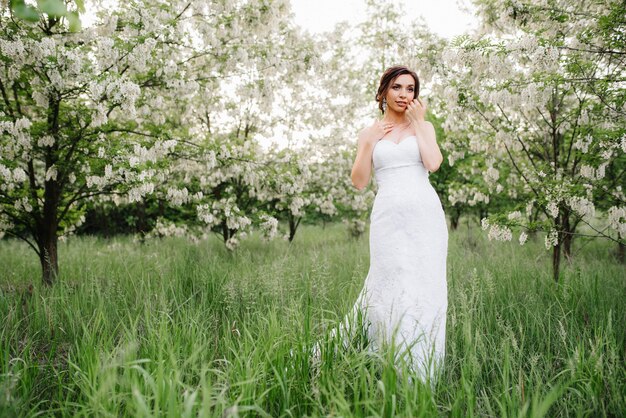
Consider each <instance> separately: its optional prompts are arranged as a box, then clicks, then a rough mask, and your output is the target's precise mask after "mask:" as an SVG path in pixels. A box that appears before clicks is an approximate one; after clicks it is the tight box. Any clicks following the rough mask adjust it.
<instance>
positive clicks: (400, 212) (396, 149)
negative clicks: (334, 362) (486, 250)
mask: <svg viewBox="0 0 626 418" xmlns="http://www.w3.org/2000/svg"><path fill="white" fill-rule="evenodd" d="M372 158H373V163H374V175H375V179H376V183H377V186H378V191H377V193H376V198H375V200H374V205H373V208H372V212H371V216H370V231H369V234H370V236H369V245H370V267H369V272H368V274H367V278H366V279H365V284H364V286H363V290H362V291H361V293H360V295H359V297H358V298H357V301H356V303H355V305H354V308H353V310H352V312H351V313H349V314H348V315H347V316H346V318H344V321H343V323H342V324H341V325H340V327H339V328H340V329H342V331H343V332H345V331H348V332H350V329H354V328H351V327H350V326H348V325H347V324H352V323H355V318H356V315H355V314H357V313H360V314H361V318H362V319H363V320H364V321H363V322H362V326H365V329H366V335H367V337H368V338H367V339H368V341H369V343H370V345H369V347H370V348H371V349H373V350H377V349H379V348H380V347H382V346H383V345H388V344H390V343H391V342H392V340H393V342H394V344H395V345H396V347H397V348H398V349H399V350H398V351H397V352H398V353H399V354H403V356H404V358H405V360H407V361H408V362H409V366H410V368H411V369H412V370H413V372H415V374H417V376H418V377H419V378H420V379H421V380H422V381H424V382H425V381H426V380H427V379H428V380H430V382H431V384H432V383H433V382H434V381H435V380H436V378H437V372H439V371H441V366H442V365H443V358H444V354H445V337H446V312H447V307H448V289H447V280H446V256H447V252H448V228H447V225H446V220H445V216H444V212H443V208H442V206H441V201H440V200H439V196H438V195H437V193H436V192H435V189H433V187H432V186H431V184H430V182H429V180H428V170H426V168H425V167H424V165H423V164H422V160H421V157H420V152H419V147H418V142H417V137H415V136H409V137H407V138H404V139H403V140H402V141H400V142H399V143H397V144H396V143H394V142H391V141H389V140H380V141H378V142H377V143H376V145H375V147H374V152H373V157H372ZM335 332H336V331H335ZM343 332H342V333H343ZM344 335H345V334H344Z"/></svg>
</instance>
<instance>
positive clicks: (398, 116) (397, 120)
mask: <svg viewBox="0 0 626 418" xmlns="http://www.w3.org/2000/svg"><path fill="white" fill-rule="evenodd" d="M383 121H384V122H388V123H393V124H395V125H401V124H403V123H408V122H409V120H408V119H407V118H406V116H405V115H404V112H402V113H398V112H394V111H389V112H386V113H385V116H384V117H383Z"/></svg>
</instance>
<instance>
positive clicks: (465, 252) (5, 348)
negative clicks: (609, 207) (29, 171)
mask: <svg viewBox="0 0 626 418" xmlns="http://www.w3.org/2000/svg"><path fill="white" fill-rule="evenodd" d="M614 249H615V244H614V243H610V242H607V241H598V240H596V241H595V242H585V241H583V240H582V239H579V240H577V241H575V244H574V255H575V257H574V259H573V260H572V261H571V262H566V263H565V265H564V268H563V270H562V277H561V280H560V282H559V283H558V284H556V283H555V282H554V281H553V280H552V277H551V269H550V253H549V252H548V251H546V250H545V248H544V239H543V235H537V236H536V237H531V238H530V239H529V241H528V242H527V243H526V244H525V245H524V246H519V245H518V244H515V243H510V242H507V243H501V242H490V241H488V240H487V239H486V238H485V236H484V232H483V231H481V230H480V228H479V226H478V225H476V224H474V223H471V224H470V223H464V224H463V223H462V224H461V226H460V227H459V229H458V230H456V231H451V233H450V247H449V256H448V288H449V308H448V322H447V347H446V364H445V369H444V372H443V376H442V378H441V379H440V380H439V381H438V383H437V384H436V386H435V387H434V389H431V388H430V386H429V385H424V384H421V383H415V382H414V383H409V380H408V378H409V376H408V373H407V371H406V370H403V366H402V365H399V366H397V367H394V366H393V362H392V361H391V358H392V356H393V353H392V352H391V351H385V352H382V353H379V355H372V354H371V353H370V354H368V353H367V352H366V351H363V350H359V349H358V347H350V348H348V349H341V348H339V347H336V345H337V342H336V341H334V340H332V339H330V338H329V336H328V330H329V329H331V328H332V327H333V326H335V325H337V323H338V322H339V321H340V320H341V318H342V317H343V315H344V314H345V313H346V312H347V311H348V310H349V309H350V308H351V307H352V304H353V302H354V299H355V298H356V296H357V294H358V292H359V291H360V289H361V286H362V285H363V281H364V278H365V276H366V274H367V269H368V261H369V260H368V242H367V235H364V236H363V237H361V238H360V239H358V240H355V239H353V238H350V237H349V236H348V233H347V232H346V228H345V226H343V225H330V226H327V227H326V228H322V227H314V226H308V225H305V226H303V227H302V230H301V231H300V232H299V233H298V236H297V237H296V239H295V241H294V242H293V243H292V244H289V243H287V242H285V241H272V242H269V243H266V242H263V241H261V240H260V239H259V238H258V237H255V236H252V237H251V238H250V239H247V240H245V241H244V242H243V243H242V245H241V247H240V248H238V249H237V250H236V251H235V252H234V253H230V252H228V251H227V250H226V249H225V248H224V246H223V243H221V242H220V240H219V239H218V238H217V237H216V238H215V239H211V240H208V241H202V242H200V243H197V244H193V243H190V242H188V241H187V240H185V239H180V238H167V239H160V240H159V239H154V240H148V241H146V242H145V243H138V242H134V241H133V239H132V238H130V237H119V238H114V239H107V240H104V239H99V238H95V237H73V238H70V239H69V240H68V241H67V242H65V243H62V244H61V245H60V248H59V256H60V272H61V276H60V278H59V280H58V283H57V284H55V285H54V286H53V287H52V288H46V287H42V286H41V285H40V282H41V276H40V274H41V273H40V265H39V260H38V259H37V257H35V256H34V253H33V252H32V250H30V249H29V248H28V247H27V246H26V245H25V244H22V243H20V242H17V241H14V240H3V241H0V265H1V266H2V271H1V272H0V277H1V278H2V279H1V281H0V292H1V293H0V315H1V317H2V328H1V329H2V331H1V334H0V353H2V357H1V361H0V415H2V416H34V415H37V414H43V415H49V414H50V415H55V416H78V417H81V416H84V417H86V416H133V417H144V416H145V417H147V416H183V417H184V416H209V417H212V416H215V417H225V416H268V417H270V416H271V417H275V416H439V415H444V416H459V417H461V416H501V417H504V416H524V417H525V416H529V417H539V416H550V417H558V416H623V413H624V412H623V411H626V400H625V398H624V394H625V393H626V371H625V368H624V364H625V359H626V356H625V354H626V353H625V350H626V344H625V342H626V338H625V336H626V335H625V333H626V329H625V328H624V324H625V323H626V320H625V319H626V318H625V316H626V307H625V305H624V302H623V295H624V294H626V280H624V277H625V274H624V273H625V269H624V266H623V264H620V263H619V262H618V261H617V259H616V258H615V256H614V255H613V253H614ZM31 285H32V287H31V288H29V286H31ZM319 339H322V340H323V341H326V342H327V343H328V344H326V346H325V348H330V349H329V350H324V351H323V353H322V360H321V362H320V363H319V364H312V363H311V362H310V361H309V356H308V354H307V352H306V348H307V347H310V346H311V345H312V343H313V342H314V341H316V340H319ZM333 346H335V349H336V354H335V355H333V354H332V353H333V351H335V350H334V349H333ZM290 350H293V356H290V354H289V353H290Z"/></svg>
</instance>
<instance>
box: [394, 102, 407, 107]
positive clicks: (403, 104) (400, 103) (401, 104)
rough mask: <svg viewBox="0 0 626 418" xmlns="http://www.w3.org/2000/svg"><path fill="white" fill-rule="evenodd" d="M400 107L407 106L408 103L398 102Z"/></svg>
mask: <svg viewBox="0 0 626 418" xmlns="http://www.w3.org/2000/svg"><path fill="white" fill-rule="evenodd" d="M396 104H397V105H398V106H406V102H396Z"/></svg>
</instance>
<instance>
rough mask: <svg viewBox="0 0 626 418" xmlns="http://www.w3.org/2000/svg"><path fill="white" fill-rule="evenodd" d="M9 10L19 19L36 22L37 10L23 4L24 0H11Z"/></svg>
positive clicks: (37, 17) (37, 18)
mask: <svg viewBox="0 0 626 418" xmlns="http://www.w3.org/2000/svg"><path fill="white" fill-rule="evenodd" d="M11 10H12V11H13V14H15V16H16V17H17V18H19V19H22V20H28V21H29V22H36V21H38V20H39V12H37V9H35V8H34V7H33V6H28V5H27V4H25V3H24V0H17V1H12V2H11Z"/></svg>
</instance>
